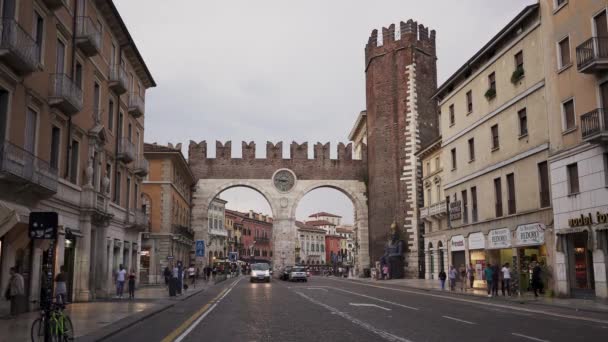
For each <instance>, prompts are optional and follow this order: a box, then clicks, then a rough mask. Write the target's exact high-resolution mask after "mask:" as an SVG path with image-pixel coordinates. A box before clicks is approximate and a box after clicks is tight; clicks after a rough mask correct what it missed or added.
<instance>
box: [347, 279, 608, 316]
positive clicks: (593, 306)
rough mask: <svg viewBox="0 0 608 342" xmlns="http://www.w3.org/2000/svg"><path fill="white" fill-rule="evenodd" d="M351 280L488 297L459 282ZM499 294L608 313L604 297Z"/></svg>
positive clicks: (512, 299)
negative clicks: (451, 285) (451, 286)
mask: <svg viewBox="0 0 608 342" xmlns="http://www.w3.org/2000/svg"><path fill="white" fill-rule="evenodd" d="M348 279H349V280H352V281H359V282H366V283H371V284H374V285H398V286H403V287H407V288H411V289H418V290H425V291H430V292H438V293H445V294H454V295H461V296H471V297H478V298H486V299H489V298H488V293H487V291H486V290H483V289H472V290H471V289H467V290H465V291H464V292H463V291H461V289H460V286H461V283H460V282H458V283H456V290H455V291H450V290H449V285H448V283H447V282H446V290H441V285H440V284H439V280H430V279H393V280H373V279H371V278H348ZM498 293H499V296H498V297H493V298H492V300H498V301H506V302H513V303H518V304H534V305H547V306H554V307H560V308H568V309H572V310H577V311H589V312H597V313H607V314H608V300H604V299H594V300H590V299H575V298H554V297H543V296H540V297H538V298H535V297H534V294H533V293H528V292H526V293H524V294H522V295H521V296H512V297H508V296H507V297H503V296H502V292H501V291H500V288H499V289H498Z"/></svg>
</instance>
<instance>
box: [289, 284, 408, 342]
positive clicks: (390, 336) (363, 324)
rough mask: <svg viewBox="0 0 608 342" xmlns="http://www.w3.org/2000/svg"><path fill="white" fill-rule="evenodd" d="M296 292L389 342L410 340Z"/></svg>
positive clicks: (406, 341)
mask: <svg viewBox="0 0 608 342" xmlns="http://www.w3.org/2000/svg"><path fill="white" fill-rule="evenodd" d="M296 293H297V294H298V295H300V296H301V297H302V298H304V299H306V300H308V301H309V302H311V303H313V304H317V305H319V306H321V307H323V308H325V309H327V310H329V312H331V313H332V314H334V315H338V316H340V317H342V318H344V319H346V320H348V321H350V322H351V323H353V324H355V325H357V326H359V327H361V328H363V329H365V330H367V331H370V332H372V333H374V334H376V335H378V336H380V337H382V338H383V339H385V340H387V341H391V342H411V341H410V340H408V339H405V338H403V337H399V336H396V335H393V334H391V333H389V332H388V331H384V330H381V329H378V328H376V327H374V326H373V325H371V324H369V323H366V322H363V321H361V320H358V319H356V318H355V317H353V316H351V315H349V314H347V313H345V312H342V311H340V310H338V309H336V308H334V307H332V306H329V305H327V304H325V303H321V302H319V301H317V300H315V299H313V298H311V297H309V296H307V295H305V294H303V293H302V292H299V291H296Z"/></svg>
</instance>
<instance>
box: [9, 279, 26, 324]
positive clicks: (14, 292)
mask: <svg viewBox="0 0 608 342" xmlns="http://www.w3.org/2000/svg"><path fill="white" fill-rule="evenodd" d="M9 272H10V275H11V277H10V279H9V280H8V287H7V288H6V292H5V293H4V297H5V298H6V300H8V301H10V302H11V312H10V315H9V317H10V318H15V317H17V315H19V314H20V313H22V312H25V304H26V301H25V284H24V282H23V276H22V275H21V274H19V272H17V268H15V267H11V268H10V270H9Z"/></svg>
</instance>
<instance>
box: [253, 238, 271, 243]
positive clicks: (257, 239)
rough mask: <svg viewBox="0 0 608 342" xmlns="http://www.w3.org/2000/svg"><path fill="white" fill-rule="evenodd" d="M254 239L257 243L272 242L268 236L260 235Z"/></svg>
mask: <svg viewBox="0 0 608 342" xmlns="http://www.w3.org/2000/svg"><path fill="white" fill-rule="evenodd" d="M254 240H255V242H256V243H269V242H270V239H269V238H267V237H261V236H258V237H256V238H254Z"/></svg>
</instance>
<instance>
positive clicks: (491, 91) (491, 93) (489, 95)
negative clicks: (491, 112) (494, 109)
mask: <svg viewBox="0 0 608 342" xmlns="http://www.w3.org/2000/svg"><path fill="white" fill-rule="evenodd" d="M485 97H486V99H487V100H488V101H490V100H491V99H493V98H494V97H496V89H494V88H490V89H488V90H486V93H485Z"/></svg>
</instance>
